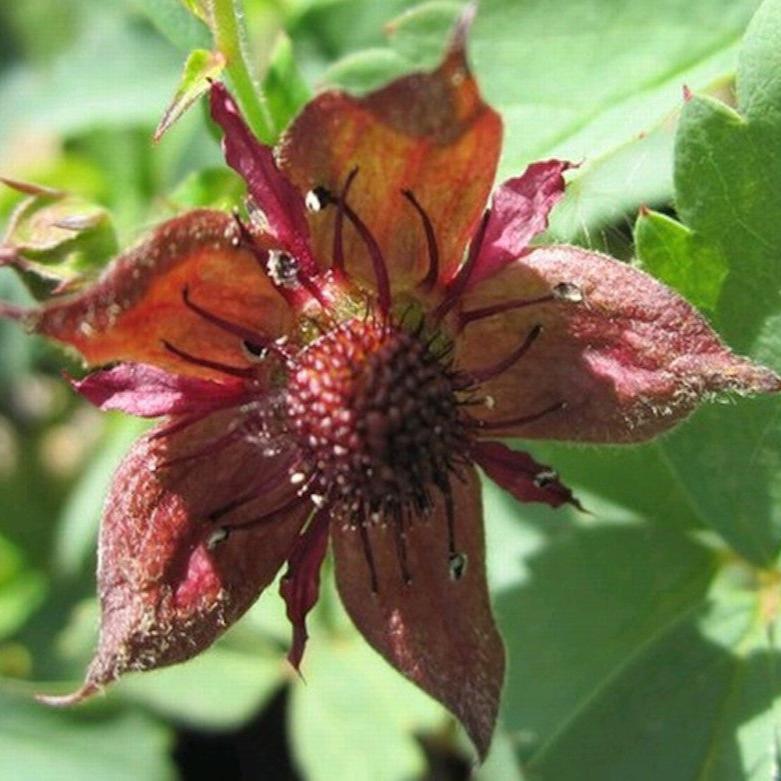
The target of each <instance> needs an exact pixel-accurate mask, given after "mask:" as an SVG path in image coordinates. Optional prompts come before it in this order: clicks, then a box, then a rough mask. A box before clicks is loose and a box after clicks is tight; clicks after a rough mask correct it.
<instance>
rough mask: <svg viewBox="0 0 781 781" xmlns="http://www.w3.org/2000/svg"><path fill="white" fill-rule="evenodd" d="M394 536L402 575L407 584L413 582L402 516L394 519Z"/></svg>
mask: <svg viewBox="0 0 781 781" xmlns="http://www.w3.org/2000/svg"><path fill="white" fill-rule="evenodd" d="M393 536H394V539H395V542H396V557H397V558H398V560H399V567H400V569H401V577H402V579H403V580H404V583H405V585H407V586H409V585H410V583H412V577H411V576H410V573H409V561H408V560H407V535H406V533H405V532H404V521H403V518H402V517H401V516H399V518H397V519H394V521H393Z"/></svg>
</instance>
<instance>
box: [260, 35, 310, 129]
mask: <svg viewBox="0 0 781 781" xmlns="http://www.w3.org/2000/svg"><path fill="white" fill-rule="evenodd" d="M262 92H263V94H264V96H265V98H266V104H267V106H268V110H269V114H270V115H271V118H272V120H273V121H274V127H275V131H276V133H277V134H279V133H281V132H282V131H283V130H284V129H285V127H287V125H288V123H289V122H290V120H291V119H292V118H293V117H294V116H295V115H296V114H297V113H298V111H299V109H300V108H301V107H302V106H303V105H304V103H306V102H307V100H309V94H310V93H309V87H308V86H307V83H306V81H304V77H303V76H302V75H301V72H300V71H299V70H298V65H297V64H296V60H295V57H294V56H293V47H292V45H291V43H290V38H288V37H287V35H285V34H284V33H280V34H279V35H278V36H277V39H276V41H275V43H274V47H273V49H272V50H271V56H270V58H269V63H268V68H267V70H266V75H265V77H264V79H263V85H262Z"/></svg>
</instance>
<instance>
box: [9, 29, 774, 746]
mask: <svg viewBox="0 0 781 781" xmlns="http://www.w3.org/2000/svg"><path fill="white" fill-rule="evenodd" d="M466 26H467V25H466V24H465V23H462V24H461V25H460V26H459V27H458V29H457V30H456V33H455V35H454V37H453V40H452V42H451V45H450V47H449V49H448V51H447V53H446V55H445V57H444V60H443V62H442V63H441V64H440V66H439V67H438V68H437V69H436V70H434V71H433V72H431V73H418V74H414V75H411V76H407V77H404V78H401V79H398V80H396V81H394V82H392V83H391V84H389V85H388V86H386V87H385V88H383V89H381V90H379V91H376V92H373V93H371V94H369V95H367V96H366V97H363V98H355V97H351V96H349V95H346V94H343V93H340V92H325V93H323V94H321V95H319V96H318V97H316V98H315V99H314V100H313V101H312V102H311V103H309V104H308V105H307V106H306V107H305V108H304V109H303V111H302V113H301V114H300V115H299V116H298V117H297V118H296V119H295V121H294V122H293V124H292V126H291V127H290V128H289V129H288V131H287V132H286V133H285V135H284V137H283V139H282V141H281V143H280V145H279V147H278V148H277V150H276V152H275V151H274V150H272V149H270V148H268V147H266V146H264V145H262V144H261V143H259V142H258V141H257V140H256V139H255V138H254V137H253V136H252V134H251V133H250V131H249V130H248V128H247V126H246V125H245V123H244V121H243V120H242V117H241V115H240V113H239V111H238V108H237V106H236V104H235V103H234V101H233V99H232V98H231V96H230V95H229V94H228V92H227V91H226V89H225V88H224V87H223V86H222V85H221V84H219V83H215V84H214V85H213V86H212V88H211V110H212V116H213V118H214V120H215V121H216V122H217V124H218V125H219V126H220V127H221V129H222V131H223V134H224V151H225V155H226V159H227V162H228V164H229V165H231V166H232V167H233V168H234V169H235V170H236V171H237V172H238V173H239V174H240V175H241V176H242V177H243V178H244V180H245V181H246V184H247V188H248V194H249V195H248V201H247V212H248V218H247V219H243V218H241V217H239V216H234V215H228V214H223V213H221V212H217V211H210V210H198V211H193V212H189V213H186V214H184V215H182V216H179V217H177V218H175V219H172V220H169V221H168V222H166V223H164V224H163V225H161V226H159V227H158V228H157V229H156V230H155V231H154V232H153V233H152V235H151V236H150V237H148V238H147V239H146V240H144V241H143V242H142V243H141V244H140V245H138V246H137V247H135V248H134V249H131V250H130V251H128V252H126V253H124V254H123V255H121V256H120V257H119V258H118V259H117V260H116V261H115V262H114V263H113V264H112V265H111V266H110V267H109V268H108V269H107V270H106V271H105V273H104V274H103V276H102V277H101V278H100V279H99V280H98V281H96V282H95V283H94V284H91V285H89V286H87V287H85V288H84V289H83V290H81V291H79V292H77V293H73V294H70V295H66V296H60V297H56V298H53V299H51V300H50V301H48V302H47V303H45V304H44V305H42V306H41V307H39V308H37V309H35V310H30V311H26V312H22V311H19V310H18V309H13V308H11V307H10V306H5V307H4V308H3V310H2V311H3V313H4V314H6V315H7V316H11V317H14V318H16V319H19V320H22V321H23V322H25V323H26V324H27V326H28V327H29V328H30V329H31V330H34V331H36V332H38V333H41V334H44V335H46V336H48V337H51V338H53V339H56V340H59V341H60V342H63V343H65V344H67V345H70V346H72V347H75V348H76V349H77V350H78V351H79V352H80V353H81V354H82V355H83V356H84V358H85V359H86V360H87V361H88V362H89V363H90V364H93V365H102V364H107V363H110V362H111V363H115V362H118V363H116V365H114V366H112V367H111V368H107V369H102V370H99V371H97V372H95V373H93V374H90V375H88V376H87V377H86V378H85V379H83V380H79V381H74V385H75V387H76V388H77V389H78V390H79V391H80V392H81V393H82V394H84V395H85V396H86V397H87V398H88V399H90V400H91V401H92V402H94V403H95V404H97V405H98V406H99V407H101V408H102V409H120V410H124V411H126V412H129V413H132V414H135V415H141V416H145V417H159V416H166V419H165V420H164V421H163V422H162V423H160V424H158V426H157V427H156V428H155V429H153V430H152V431H151V432H150V433H148V434H147V435H145V436H143V437H142V438H141V439H140V440H139V441H138V442H137V443H136V444H135V445H134V446H133V448H132V449H131V451H130V453H129V454H128V455H127V456H126V458H125V459H124V461H123V463H122V464H121V466H120V467H119V469H118V471H117V473H116V475H115V477H114V481H113V484H112V487H111V490H110V493H109V496H108V498H107V501H106V505H105V511H104V515H103V521H102V529H101V536H100V548H99V550H100V564H99V573H98V580H99V588H100V598H101V605H102V624H101V633H100V641H99V647H98V650H97V653H96V655H95V658H94V660H93V662H92V664H91V666H90V668H89V670H88V672H87V676H86V681H85V683H84V685H83V686H82V687H81V689H79V690H78V691H77V692H75V693H73V694H71V695H68V696H66V697H56V698H55V697H49V698H43V699H44V701H47V702H50V703H52V704H60V705H62V704H70V703H74V702H78V701H80V700H82V699H84V698H86V697H87V696H89V695H91V694H93V693H94V692H96V691H97V690H98V689H99V688H100V687H102V686H103V685H105V684H107V683H109V682H111V681H113V680H114V679H116V678H117V677H118V676H120V675H122V674H123V673H125V672H127V671H132V670H147V669H152V668H156V667H160V666H163V665H167V664H172V663H175V662H179V661H182V660H185V659H188V658H190V657H192V656H194V655H195V654H197V653H198V652H200V651H201V650H203V649H204V648H206V647H207V646H208V645H210V644H211V643H212V642H213V641H214V640H215V639H216V638H217V637H218V636H219V635H220V634H221V633H222V632H223V631H224V630H225V629H226V628H227V627H228V626H230V625H231V624H233V623H234V622H235V621H236V620H237V619H238V618H239V617H240V616H241V615H242V614H243V613H244V612H245V611H246V610H247V608H248V607H249V606H250V605H251V604H252V603H253V602H254V600H255V599H256V598H257V597H258V595H259V594H260V593H261V592H262V591H263V589H264V588H265V587H266V586H267V585H268V584H269V583H270V582H271V581H272V580H273V579H274V577H275V576H276V574H277V572H278V571H280V569H282V568H283V567H285V568H286V569H285V572H284V575H283V577H282V580H281V592H282V596H283V597H284V599H285V601H286V605H287V611H288V616H289V618H290V620H291V622H292V625H293V641H292V646H291V651H290V655H289V658H290V661H291V662H292V664H293V665H294V666H295V667H298V666H299V664H300V663H301V659H302V655H303V651H304V645H305V643H306V640H307V633H306V615H307V613H308V612H309V610H310V609H311V608H312V606H313V605H314V603H315V602H316V600H317V594H318V588H319V572H320V566H321V563H322V561H323V559H324V556H325V554H326V551H327V548H328V544H329V541H330V544H331V547H332V549H333V554H334V559H335V572H336V581H337V586H338V589H339V593H340V595H341V598H342V600H343V602H344V605H345V608H346V609H347V612H348V613H349V615H350V616H351V618H352V620H353V621H354V623H355V625H356V626H357V627H358V629H359V630H360V631H361V632H362V633H363V635H364V637H365V638H366V639H367V641H368V642H369V643H370V644H371V645H372V646H373V647H374V648H375V649H377V651H379V653H381V654H382V655H383V656H384V657H385V658H386V659H387V660H388V661H389V662H390V663H391V664H392V665H393V666H395V667H396V668H397V669H398V670H399V671H400V672H401V673H402V674H404V675H405V676H406V677H408V678H410V679H411V680H412V681H414V682H415V683H416V684H418V685H419V686H420V687H421V688H423V689H424V690H425V691H427V692H428V693H429V694H431V695H432V696H434V697H435V698H437V699H438V700H439V701H440V702H442V703H443V704H444V705H445V706H446V707H448V708H449V709H450V710H451V711H452V712H453V713H454V714H455V715H456V716H457V717H458V719H459V720H460V721H461V722H462V723H463V725H464V726H465V728H466V730H467V731H468V733H469V735H470V736H471V738H472V740H473V742H474V744H475V746H476V748H477V750H478V752H479V754H480V755H481V757H482V756H484V755H485V753H486V752H487V749H488V746H489V743H490V739H491V735H492V731H493V728H494V724H495V721H496V716H497V711H498V706H499V700H500V695H501V689H502V682H503V677H504V664H505V659H504V648H503V645H502V641H501V638H500V636H499V633H498V631H497V629H496V627H495V624H494V620H493V617H492V614H491V606H490V599H489V595H488V589H487V586H486V577H485V564H484V543H483V522H482V515H481V504H480V488H479V481H478V477H477V472H476V469H475V465H477V466H479V467H480V468H481V469H482V470H483V471H484V472H485V473H486V475H488V477H490V478H492V479H493V480H495V481H496V482H497V483H498V484H499V485H500V486H501V487H503V488H504V489H506V490H507V491H509V492H510V493H511V494H513V495H514V496H515V497H516V498H518V499H520V500H521V501H536V502H545V503H547V504H549V505H551V506H553V507H557V506H559V505H562V504H564V503H572V504H577V502H576V500H575V499H574V498H573V496H572V494H571V492H570V491H569V490H568V489H567V488H566V487H565V486H564V485H563V483H562V482H561V481H560V480H559V478H558V476H557V475H556V473H555V472H554V471H553V470H551V469H550V468H549V467H547V466H544V465H541V464H538V463H536V462H535V461H534V459H532V458H531V456H529V455H527V454H525V453H522V452H516V451H514V450H512V449H510V448H509V447H507V446H506V445H504V444H502V443H501V442H499V441H497V438H502V437H524V438H550V439H559V440H575V441H587V442H637V441H640V440H644V439H647V438H649V437H652V436H654V435H656V434H658V433H660V432H661V431H663V430H665V429H667V428H669V427H670V426H672V425H673V424H674V423H676V422H677V421H679V420H680V419H682V418H683V417H684V416H685V415H687V414H688V413H689V412H690V411H691V410H692V409H693V408H694V407H695V406H696V405H697V404H698V403H699V401H700V400H701V399H702V398H703V397H706V396H708V395H711V394H713V393H716V392H723V391H732V392H736V393H760V392H771V391H777V390H779V387H781V383H780V381H779V378H778V377H776V376H775V375H774V374H773V373H772V372H770V371H769V370H767V369H765V368H763V367H760V366H757V365H755V364H753V363H751V362H750V361H748V360H746V359H743V358H740V357H738V356H735V355H733V354H732V353H730V351H729V350H728V349H727V348H726V347H725V346H724V345H723V344H722V343H721V342H720V341H719V339H718V337H717V336H716V335H715V334H714V333H713V332H712V331H711V329H710V328H709V327H708V325H707V324H706V323H705V321H704V320H703V319H702V318H701V317H700V316H699V315H698V314H697V313H696V312H695V311H694V310H693V309H692V308H691V307H690V306H689V305H688V304H687V303H686V302H685V301H683V300H682V299H681V298H680V297H678V296H677V295H676V294H675V293H673V292H672V291H670V290H668V289H667V288H665V287H664V286H662V285H661V284H659V283H658V282H656V281H654V280H653V279H651V278H650V277H648V276H646V275H645V274H643V273H642V272H641V271H639V270H637V269H636V268H633V267H632V266H630V265H627V264H624V263H620V262H618V261H616V260H613V259H611V258H608V257H606V256H604V255H600V254H598V253H594V252H590V251H587V250H584V249H580V248H577V247H570V246H539V247H532V246H530V241H531V239H532V238H533V237H534V236H535V235H536V234H538V233H539V232H540V231H541V230H543V229H544V228H545V227H546V225H547V218H548V213H549V211H550V209H551V208H552V207H553V206H554V205H555V203H556V202H557V201H558V200H559V198H560V197H561V196H562V194H563V191H564V178H563V175H564V173H565V172H566V170H567V169H568V168H569V167H570V166H569V164H568V163H566V162H562V161H558V160H548V161H545V162H541V163H536V164H534V165H531V166H529V168H528V169H527V170H526V172H525V173H524V174H523V175H522V176H519V177H517V178H513V179H510V180H508V181H507V182H505V183H503V184H502V185H500V186H499V188H498V189H497V190H496V192H495V193H494V194H493V196H492V198H491V200H490V206H489V208H488V209H486V203H487V202H488V199H489V195H490V188H491V186H492V183H493V179H494V175H495V171H496V166H497V160H498V155H499V146H500V138H501V122H500V119H499V116H498V115H497V114H496V113H495V112H494V111H493V110H492V109H491V108H490V107H489V106H487V105H486V104H485V103H484V102H483V101H482V99H481V97H480V94H479V92H478V89H477V86H476V84H475V81H474V79H473V77H472V75H471V74H470V72H469V69H468V66H467V62H466V57H465V36H466Z"/></svg>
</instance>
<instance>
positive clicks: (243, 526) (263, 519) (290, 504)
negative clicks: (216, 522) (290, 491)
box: [220, 496, 306, 532]
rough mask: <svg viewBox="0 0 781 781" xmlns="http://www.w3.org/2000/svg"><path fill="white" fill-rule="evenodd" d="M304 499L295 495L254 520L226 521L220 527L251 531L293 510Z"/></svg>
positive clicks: (230, 530)
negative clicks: (242, 521) (241, 521)
mask: <svg viewBox="0 0 781 781" xmlns="http://www.w3.org/2000/svg"><path fill="white" fill-rule="evenodd" d="M303 501H306V500H305V499H302V498H301V497H300V496H294V497H293V498H292V499H289V500H288V501H287V502H284V503H283V504H281V505H279V506H278V507H275V508H274V509H273V510H268V511H267V512H265V513H263V514H262V515H258V516H257V517H255V518H253V519H252V520H249V521H245V522H244V523H224V524H222V525H221V526H220V528H221V529H224V530H225V531H227V532H237V531H250V530H252V529H257V528H258V526H263V525H265V524H266V523H268V522H269V521H272V520H274V519H275V518H276V517H277V516H278V515H279V514H280V513H284V512H287V511H288V510H292V509H293V508H294V507H296V506H297V505H299V504H300V503H301V502H303Z"/></svg>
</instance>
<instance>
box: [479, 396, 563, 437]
mask: <svg viewBox="0 0 781 781" xmlns="http://www.w3.org/2000/svg"><path fill="white" fill-rule="evenodd" d="M566 407H567V402H566V401H557V402H556V403H555V404H551V405H550V406H549V407H546V408H545V409H543V410H540V411H539V412H534V413H532V414H531V415H521V416H520V417H517V418H505V419H504V420H478V421H475V422H476V424H477V426H478V427H479V428H481V429H483V430H486V431H493V430H496V429H503V428H509V427H510V426H523V425H524V424H526V423H534V422H535V421H537V420H540V418H544V417H545V416H546V415H550V414H551V413H553V412H558V411H559V410H562V409H566Z"/></svg>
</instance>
